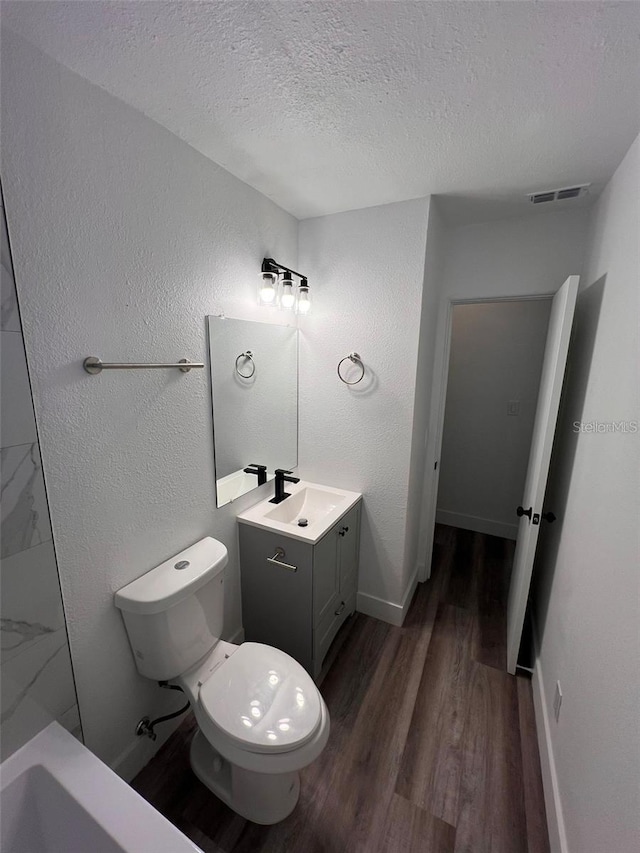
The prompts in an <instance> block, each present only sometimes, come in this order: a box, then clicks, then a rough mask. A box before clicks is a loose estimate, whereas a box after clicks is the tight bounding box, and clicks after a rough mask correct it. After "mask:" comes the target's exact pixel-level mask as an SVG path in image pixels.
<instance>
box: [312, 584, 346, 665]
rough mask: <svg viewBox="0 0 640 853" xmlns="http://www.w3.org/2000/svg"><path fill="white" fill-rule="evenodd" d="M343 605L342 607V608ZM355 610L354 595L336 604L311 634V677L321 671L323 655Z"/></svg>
mask: <svg viewBox="0 0 640 853" xmlns="http://www.w3.org/2000/svg"><path fill="white" fill-rule="evenodd" d="M343 604H344V606H343ZM355 609H356V593H355V589H354V591H353V593H352V594H351V595H350V596H349V597H347V598H345V599H343V600H341V601H339V602H338V606H337V607H336V609H335V611H333V610H332V611H331V612H330V613H328V614H327V615H326V616H325V618H324V619H323V620H322V622H321V623H320V624H319V625H318V627H317V628H316V629H315V631H314V632H313V677H314V678H317V677H318V676H319V675H320V670H321V669H322V663H323V661H324V658H325V655H326V654H327V652H328V651H329V647H330V646H331V643H332V642H333V639H334V637H335V636H336V634H337V633H338V631H339V630H340V627H341V626H342V625H343V623H344V622H346V620H347V619H348V618H349V616H350V615H351V614H352V613H353V612H354V610H355Z"/></svg>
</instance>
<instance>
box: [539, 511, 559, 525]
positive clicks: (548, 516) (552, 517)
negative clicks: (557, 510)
mask: <svg viewBox="0 0 640 853" xmlns="http://www.w3.org/2000/svg"><path fill="white" fill-rule="evenodd" d="M542 517H543V518H544V520H545V521H548V522H549V524H553V522H554V521H555V520H556V517H555V515H554V514H553V513H552V512H543V513H542Z"/></svg>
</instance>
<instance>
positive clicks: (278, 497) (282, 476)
mask: <svg viewBox="0 0 640 853" xmlns="http://www.w3.org/2000/svg"><path fill="white" fill-rule="evenodd" d="M274 473H275V475H276V493H275V495H274V496H273V497H272V498H271V500H270V501H269V503H272V504H279V503H282V501H283V500H286V498H288V497H290V495H289V492H285V490H284V484H285V483H299V482H300V477H289V476H288V475H289V474H290V473H291V471H283V469H282V468H276V470H275V472H274Z"/></svg>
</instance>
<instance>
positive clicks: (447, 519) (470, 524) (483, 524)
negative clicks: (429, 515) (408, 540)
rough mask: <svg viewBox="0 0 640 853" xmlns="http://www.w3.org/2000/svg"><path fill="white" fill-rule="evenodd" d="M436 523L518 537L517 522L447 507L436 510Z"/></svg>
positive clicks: (492, 534)
mask: <svg viewBox="0 0 640 853" xmlns="http://www.w3.org/2000/svg"><path fill="white" fill-rule="evenodd" d="M436 524H448V525H449V526H450V527H460V528H462V530H473V532H474V533H486V534H487V535H489V536H501V537H502V538H503V539H516V538H517V536H518V525H517V524H507V523H506V522H505V521H493V520H492V519H490V518H480V517H479V516H477V515H466V514H465V513H463V512H449V510H446V509H439V510H437V511H436Z"/></svg>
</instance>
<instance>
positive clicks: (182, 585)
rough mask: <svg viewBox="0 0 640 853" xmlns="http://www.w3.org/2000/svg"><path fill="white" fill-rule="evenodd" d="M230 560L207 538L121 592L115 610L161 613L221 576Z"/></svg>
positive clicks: (118, 593) (220, 543)
mask: <svg viewBox="0 0 640 853" xmlns="http://www.w3.org/2000/svg"><path fill="white" fill-rule="evenodd" d="M228 559H229V557H228V553H227V549H226V547H225V546H224V545H223V544H222V542H218V540H217V539H213V538H212V537H211V536H205V538H204V539H200V541H199V542H196V543H195V544H193V545H191V547H190V548H186V549H185V550H184V551H181V552H180V553H179V554H176V555H175V557H171V558H170V559H168V560H165V562H164V563H161V564H160V565H159V566H156V568H155V569H151V571H149V572H147V573H146V574H144V575H142V577H139V578H138V579H137V580H134V581H132V582H131V583H130V584H127V586H124V587H122V589H120V590H118V592H116V594H115V604H116V607H119V608H120V610H124V611H126V612H127V613H162V611H163V610H168V609H169V608H170V607H173V605H174V604H178V602H180V601H182V600H183V599H185V598H187V596H189V595H192V594H193V593H194V592H195V591H196V590H198V589H200V587H202V586H204V585H205V584H206V583H207V582H208V581H210V580H211V579H212V578H214V577H215V576H216V575H217V574H219V573H220V572H221V571H222V570H223V569H224V567H225V566H226V565H227V561H228Z"/></svg>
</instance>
